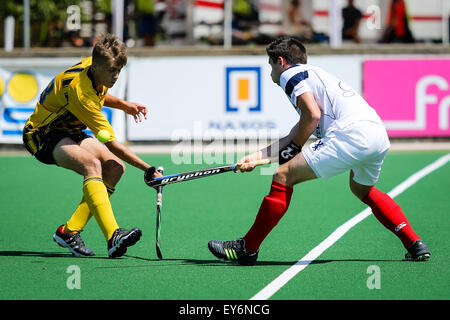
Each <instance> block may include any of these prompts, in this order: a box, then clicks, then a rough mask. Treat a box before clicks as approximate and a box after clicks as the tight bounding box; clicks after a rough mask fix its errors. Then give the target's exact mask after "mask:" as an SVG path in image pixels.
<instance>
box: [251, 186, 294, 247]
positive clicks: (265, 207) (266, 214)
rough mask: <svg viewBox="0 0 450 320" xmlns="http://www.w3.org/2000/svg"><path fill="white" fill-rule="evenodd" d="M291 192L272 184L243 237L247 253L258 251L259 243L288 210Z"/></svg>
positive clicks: (288, 189)
mask: <svg viewBox="0 0 450 320" xmlns="http://www.w3.org/2000/svg"><path fill="white" fill-rule="evenodd" d="M292 192H293V189H292V188H291V187H288V186H285V185H283V184H281V183H278V182H275V181H273V182H272V185H271V186H270V192H269V194H268V195H267V196H265V197H264V200H263V202H262V203H261V206H260V208H259V211H258V214H257V215H256V219H255V222H254V223H253V226H252V227H251V228H250V230H249V231H248V232H247V234H246V235H245V236H244V240H245V247H246V250H247V253H249V254H252V253H255V252H256V251H258V249H259V246H260V245H261V243H262V242H263V241H264V239H265V238H266V237H267V235H268V234H269V233H270V231H272V229H273V228H274V227H275V226H276V225H277V224H278V222H279V221H280V219H281V218H282V217H283V216H284V214H285V213H286V211H287V209H288V208H289V204H290V202H291V197H292Z"/></svg>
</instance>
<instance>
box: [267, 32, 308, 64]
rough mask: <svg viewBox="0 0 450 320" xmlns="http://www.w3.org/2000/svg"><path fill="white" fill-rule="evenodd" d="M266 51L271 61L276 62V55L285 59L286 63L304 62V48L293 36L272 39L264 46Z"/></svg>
mask: <svg viewBox="0 0 450 320" xmlns="http://www.w3.org/2000/svg"><path fill="white" fill-rule="evenodd" d="M266 52H267V54H268V56H269V57H270V59H272V61H273V62H276V61H277V59H278V57H283V58H284V59H286V62H287V63H288V64H291V65H294V64H298V63H301V64H306V63H307V60H308V58H307V56H306V48H305V46H304V45H303V44H302V43H301V42H300V41H298V40H297V39H295V38H292V37H281V38H278V39H277V40H275V41H272V42H271V43H270V44H269V45H268V46H267V48H266Z"/></svg>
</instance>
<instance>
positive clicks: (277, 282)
mask: <svg viewBox="0 0 450 320" xmlns="http://www.w3.org/2000/svg"><path fill="white" fill-rule="evenodd" d="M448 161H450V153H448V154H446V155H444V156H442V157H440V158H439V159H437V160H436V161H434V162H433V163H431V164H429V165H428V166H426V167H425V168H423V169H421V170H419V171H418V172H416V173H414V174H413V175H411V176H410V177H409V178H408V179H406V180H405V181H403V182H402V183H400V184H399V185H398V186H396V187H395V188H394V189H392V190H391V191H390V192H389V193H388V194H389V195H390V196H391V197H392V198H394V197H396V196H398V195H399V194H401V193H402V192H404V191H405V190H406V189H408V188H409V187H411V186H412V185H414V184H415V183H417V182H418V181H419V180H420V179H422V178H423V177H425V176H427V175H428V174H430V173H431V172H433V171H434V170H437V169H439V168H440V167H442V166H444V165H445V164H447V162H448ZM371 213H372V211H371V210H370V208H366V209H365V210H363V211H361V212H360V213H358V214H357V215H356V216H354V217H353V218H351V219H350V220H348V221H347V222H345V223H344V224H343V225H341V226H340V227H339V228H337V229H336V230H335V231H333V233H332V234H330V235H329V236H328V237H327V238H326V239H325V240H323V241H322V242H321V243H320V244H319V245H318V246H317V247H315V248H314V249H312V250H311V251H310V252H308V253H307V254H306V256H304V257H303V258H301V259H300V260H299V261H297V263H296V264H294V265H293V266H292V267H290V268H289V269H287V270H286V271H284V272H283V273H282V274H281V275H279V276H278V277H277V278H276V279H274V280H273V281H272V282H271V283H269V284H268V285H267V286H266V287H264V288H263V289H262V290H261V291H260V292H258V293H257V294H255V295H254V296H253V297H252V298H250V300H267V299H269V298H270V297H271V296H272V295H274V294H275V293H276V292H277V291H278V290H280V289H281V288H282V287H283V286H284V285H285V284H286V283H288V282H289V281H290V280H291V279H292V278H294V277H295V276H296V275H297V274H298V273H299V272H300V271H302V270H303V269H305V268H306V267H307V266H308V265H309V264H310V263H311V262H312V261H314V260H315V259H317V258H318V257H319V256H320V255H321V254H322V253H323V252H324V251H325V250H327V249H328V248H329V247H331V246H332V245H333V244H334V243H335V242H336V241H338V240H339V239H340V238H342V236H343V235H344V234H346V233H347V231H349V230H350V229H351V228H353V227H354V226H355V225H357V224H358V223H359V222H361V221H363V220H364V219H365V218H367V217H368V216H369V215H370V214H371Z"/></svg>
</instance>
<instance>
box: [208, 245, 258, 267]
mask: <svg viewBox="0 0 450 320" xmlns="http://www.w3.org/2000/svg"><path fill="white" fill-rule="evenodd" d="M208 249H209V251H211V253H212V254H213V255H215V256H216V257H217V258H219V259H222V260H224V261H236V260H237V262H238V263H239V264H241V265H244V266H252V265H254V264H255V263H256V259H258V252H255V253H253V254H248V253H247V251H246V250H245V240H244V239H237V240H234V241H218V240H211V241H210V242H208Z"/></svg>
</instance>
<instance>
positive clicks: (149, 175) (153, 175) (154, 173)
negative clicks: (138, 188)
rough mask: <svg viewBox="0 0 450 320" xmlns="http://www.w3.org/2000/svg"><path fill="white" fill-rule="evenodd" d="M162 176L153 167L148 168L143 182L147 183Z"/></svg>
mask: <svg viewBox="0 0 450 320" xmlns="http://www.w3.org/2000/svg"><path fill="white" fill-rule="evenodd" d="M162 176H163V175H162V174H161V173H160V172H159V171H158V170H156V168H155V167H153V166H151V167H150V168H148V169H147V170H145V173H144V181H145V182H146V183H147V181H152V180H154V179H156V178H159V177H162Z"/></svg>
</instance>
